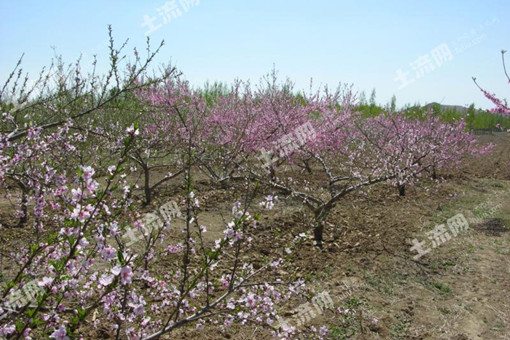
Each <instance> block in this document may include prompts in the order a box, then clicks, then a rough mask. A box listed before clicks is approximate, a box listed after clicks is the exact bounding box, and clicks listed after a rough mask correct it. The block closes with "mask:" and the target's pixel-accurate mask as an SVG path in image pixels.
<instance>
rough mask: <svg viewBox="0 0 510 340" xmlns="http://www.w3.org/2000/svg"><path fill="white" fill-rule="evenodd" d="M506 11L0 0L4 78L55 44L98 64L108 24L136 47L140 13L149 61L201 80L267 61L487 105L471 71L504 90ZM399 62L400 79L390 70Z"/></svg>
mask: <svg viewBox="0 0 510 340" xmlns="http://www.w3.org/2000/svg"><path fill="white" fill-rule="evenodd" d="M172 6H173V7H172ZM165 7H166V8H167V11H166V12H165V10H164V8H165ZM509 13H510V1H507V0H499V1H495V0H487V1H473V0H467V1H466V0H463V1H457V0H455V1H435V0H434V1H430V0H384V1H383V0H370V1H368V0H359V1H320V0H316V1H301V0H295V1H278V0H257V1H222V0H216V1H212V0H175V1H165V0H161V1H150V2H148V1H134V0H133V1H128V0H87V1H69V0H67V1H61V0H52V1H35V0H24V1H11V0H0V14H1V17H2V20H1V21H0V33H1V34H0V46H2V51H3V53H1V54H0V81H2V83H3V81H4V80H5V79H6V77H7V75H8V73H9V72H10V70H11V69H12V68H13V67H14V65H15V63H16V61H17V59H18V58H19V56H21V54H22V53H25V57H24V63H23V66H24V69H25V70H26V71H29V72H30V74H33V75H36V74H37V73H38V71H39V70H40V69H41V67H43V66H45V65H49V64H50V62H51V58H52V56H53V55H54V51H53V49H52V47H55V48H56V51H57V53H58V54H61V55H62V56H63V59H64V61H67V62H72V61H73V60H75V59H76V58H78V57H79V55H80V53H81V54H83V61H84V63H85V64H84V66H83V67H84V68H85V69H86V68H87V67H86V64H87V62H90V60H91V55H92V54H98V56H99V60H100V67H101V69H102V70H105V69H106V67H107V64H108V61H107V50H106V48H105V45H106V43H107V41H108V36H107V25H108V24H111V25H112V26H113V29H114V35H115V38H116V41H117V43H119V44H120V43H121V42H122V41H123V40H125V39H127V38H129V39H130V40H129V47H130V49H132V48H133V47H135V46H136V47H138V48H139V49H140V50H142V49H143V48H144V46H145V40H146V33H147V32H148V31H149V26H142V24H143V23H144V16H147V17H148V18H152V19H153V21H152V23H153V24H154V25H155V28H156V27H157V28H156V29H154V30H153V31H152V32H151V33H150V34H149V36H150V38H151V40H152V43H153V44H154V45H156V44H157V43H158V42H160V41H161V40H163V39H164V40H165V46H164V47H163V50H162V52H161V53H160V54H159V55H158V58H157V60H156V64H155V65H156V66H157V65H158V64H161V63H168V62H172V64H174V65H176V66H177V67H178V68H179V69H180V70H181V71H182V72H183V73H184V75H185V77H186V78H187V79H189V80H190V81H191V83H192V84H195V85H197V86H200V85H202V84H203V83H204V82H205V81H210V82H214V81H224V82H231V81H232V80H233V79H235V78H240V79H250V80H251V81H252V82H253V83H257V82H258V80H259V79H260V77H261V76H263V75H264V74H267V73H268V72H269V71H271V69H272V68H273V65H274V66H275V68H276V69H277V70H278V72H279V74H280V76H281V77H282V78H289V79H291V80H292V81H294V82H295V83H296V88H298V89H307V88H308V86H309V82H310V78H313V82H314V85H325V84H327V85H329V86H330V87H336V85H337V84H338V83H339V82H342V83H349V84H353V85H354V88H355V89H356V90H358V91H361V90H364V91H365V92H366V93H367V97H368V96H369V94H370V92H371V90H372V88H375V89H376V92H377V101H378V102H379V103H381V104H385V103H386V102H388V101H389V99H390V97H391V96H392V95H393V94H395V95H396V97H397V105H398V106H399V105H403V104H407V103H410V104H413V103H417V102H419V103H421V104H426V103H428V102H432V101H437V102H441V103H443V104H457V105H466V104H469V103H472V102H474V103H475V104H476V105H477V106H478V107H482V108H490V107H491V105H490V103H489V102H488V101H487V100H486V99H485V98H484V97H483V96H482V94H481V93H480V92H479V91H478V89H477V88H476V86H475V85H474V84H473V82H472V80H471V77H472V76H476V77H477V78H478V81H479V83H480V84H481V85H483V86H484V87H486V88H487V89H489V90H490V91H492V92H495V93H496V94H498V95H500V96H501V97H506V98H508V99H510V96H508V94H509V93H510V91H509V90H510V88H509V84H507V81H506V78H505V77H504V74H503V69H502V64H501V55H500V50H501V49H508V50H509V51H510V34H509V33H510V23H509V21H508V19H507V16H508V14H509ZM509 53H510V52H509ZM508 63H509V64H510V60H509V61H508ZM509 66H510V65H509ZM398 72H399V73H400V74H404V75H405V76H406V78H407V79H406V80H405V81H404V80H403V78H401V80H396V77H397V73H398Z"/></svg>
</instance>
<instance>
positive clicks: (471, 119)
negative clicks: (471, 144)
mask: <svg viewBox="0 0 510 340" xmlns="http://www.w3.org/2000/svg"><path fill="white" fill-rule="evenodd" d="M475 112H476V109H475V104H474V103H472V104H471V105H469V107H468V110H467V114H466V124H467V128H468V129H469V130H470V131H471V130H473V129H474V123H475Z"/></svg>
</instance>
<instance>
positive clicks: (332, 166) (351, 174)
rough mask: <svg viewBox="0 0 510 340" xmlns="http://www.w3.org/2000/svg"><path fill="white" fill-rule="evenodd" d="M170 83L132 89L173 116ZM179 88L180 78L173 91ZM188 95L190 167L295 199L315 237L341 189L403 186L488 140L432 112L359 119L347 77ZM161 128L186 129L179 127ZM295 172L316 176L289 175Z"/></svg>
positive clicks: (268, 81) (272, 81)
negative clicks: (302, 87) (313, 88)
mask: <svg viewBox="0 0 510 340" xmlns="http://www.w3.org/2000/svg"><path fill="white" fill-rule="evenodd" d="M184 85H186V84H185V83H184ZM171 86H172V89H173V88H174V87H175V86H176V84H175V83H172V84H171ZM168 87H169V84H165V85H164V86H156V87H153V88H150V89H149V90H146V91H145V92H143V93H141V94H140V96H141V98H144V99H146V100H148V101H149V102H150V104H151V105H153V107H154V108H155V109H157V110H160V112H161V114H163V115H166V116H167V117H168V118H167V119H168V120H171V119H172V116H174V115H175V112H176V111H179V110H182V108H180V107H178V106H176V104H175V101H174V98H175V96H174V95H173V92H171V91H170V89H169V88H168ZM186 91H188V90H187V85H186V86H184V89H183V90H181V91H177V92H179V93H183V92H186ZM188 95H189V93H188ZM193 98H194V99H193V100H189V101H188V102H190V103H191V102H193V103H194V104H193V107H189V104H188V107H187V108H186V111H187V112H188V113H189V114H190V116H193V117H198V118H197V119H198V121H200V122H201V124H199V125H197V126H196V128H197V131H196V132H197V134H198V135H199V136H200V137H199V138H196V139H195V142H196V144H195V145H194V147H195V155H196V157H195V162H196V164H197V166H198V167H199V168H201V169H203V170H204V171H206V172H207V173H209V174H210V175H211V177H212V178H213V179H215V180H216V181H218V182H221V183H222V185H223V186H224V187H225V185H227V182H228V181H229V180H233V179H236V178H243V179H249V180H251V181H257V182H259V183H262V184H264V185H265V187H266V188H268V190H270V191H271V192H275V191H276V192H280V193H281V194H284V195H288V196H290V197H293V198H295V199H297V200H299V201H301V202H302V203H303V204H304V205H305V206H306V207H308V208H309V209H310V210H311V212H312V215H313V216H314V219H313V221H311V223H312V229H313V230H314V235H315V240H316V242H317V244H318V245H319V246H321V245H322V242H323V231H324V225H325V221H326V218H327V216H328V215H329V213H330V212H331V210H332V209H333V208H334V207H335V206H336V205H337V203H338V202H339V201H341V199H342V198H343V197H345V196H346V195H347V194H349V193H351V192H354V191H357V190H363V189H365V188H367V187H369V186H371V185H374V184H376V183H380V182H388V183H390V184H392V185H395V186H396V187H398V188H399V191H400V194H401V195H404V194H405V186H406V184H414V183H415V182H416V181H417V180H418V179H419V178H420V177H422V176H424V175H427V176H432V177H435V176H436V172H437V171H438V170H441V169H445V168H452V167H454V166H456V165H458V163H459V162H460V160H461V159H462V158H463V157H464V156H465V155H467V154H484V153H486V152H487V151H488V150H489V149H490V146H489V147H478V146H477V145H476V140H475V138H474V136H473V135H471V134H470V133H468V132H466V128H465V123H464V121H463V120H459V121H456V122H454V123H445V122H442V121H441V120H440V118H439V117H436V116H434V115H433V114H428V115H426V116H425V117H423V118H422V119H412V118H408V117H405V116H404V115H402V114H399V113H391V112H389V113H384V114H381V115H378V116H375V117H369V118H363V117H362V113H360V112H358V111H357V110H356V105H355V104H356V103H355V98H353V95H352V93H351V91H350V88H348V87H347V86H343V87H341V88H339V89H338V90H337V91H335V92H333V93H331V92H329V91H328V90H327V89H326V90H325V91H322V92H320V91H317V92H313V93H310V94H308V95H307V94H299V95H295V94H294V93H293V92H292V84H289V83H285V84H279V83H278V79H277V77H276V75H275V73H272V74H270V75H269V76H268V77H266V78H265V80H264V82H262V83H261V85H260V86H259V87H257V88H256V90H252V89H251V87H250V85H249V84H248V83H242V82H236V83H235V85H234V86H233V87H232V91H231V92H230V93H229V94H227V95H226V96H222V97H220V98H218V99H217V100H216V101H214V102H206V101H205V100H204V98H200V97H199V96H198V95H196V96H195V97H193ZM167 133H169V134H170V133H172V135H174V136H177V138H182V139H185V138H186V137H185V135H182V133H180V132H178V131H177V130H175V131H174V132H170V131H168V132H167ZM179 136H181V137H179ZM178 144H179V142H176V144H173V145H178ZM299 171H306V172H307V173H308V174H310V176H313V177H314V178H315V179H316V180H315V181H313V182H314V183H311V184H310V181H309V180H308V179H303V176H298V177H296V176H295V175H296V173H298V172H299ZM300 178H301V179H300Z"/></svg>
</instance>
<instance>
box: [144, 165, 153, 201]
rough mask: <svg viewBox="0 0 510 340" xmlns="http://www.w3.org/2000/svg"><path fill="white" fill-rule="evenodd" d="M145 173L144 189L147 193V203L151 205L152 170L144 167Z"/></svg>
mask: <svg viewBox="0 0 510 340" xmlns="http://www.w3.org/2000/svg"><path fill="white" fill-rule="evenodd" d="M143 174H144V186H143V190H144V193H145V202H144V204H145V205H149V204H151V202H152V190H151V184H150V171H149V168H148V167H147V166H144V167H143Z"/></svg>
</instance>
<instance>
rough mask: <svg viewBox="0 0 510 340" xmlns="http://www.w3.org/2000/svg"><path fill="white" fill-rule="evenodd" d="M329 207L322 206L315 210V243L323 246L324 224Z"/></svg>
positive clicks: (320, 246)
mask: <svg viewBox="0 0 510 340" xmlns="http://www.w3.org/2000/svg"><path fill="white" fill-rule="evenodd" d="M328 213H329V209H327V208H326V207H322V208H320V209H318V210H316V212H315V218H314V230H313V236H314V239H315V245H316V246H317V247H319V248H322V243H323V240H324V225H325V224H326V217H327V216H328Z"/></svg>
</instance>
